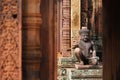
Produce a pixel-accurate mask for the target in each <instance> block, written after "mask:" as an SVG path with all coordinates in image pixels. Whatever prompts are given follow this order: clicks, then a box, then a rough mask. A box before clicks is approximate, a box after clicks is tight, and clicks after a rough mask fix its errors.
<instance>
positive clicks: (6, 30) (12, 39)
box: [0, 0, 20, 80]
mask: <svg viewBox="0 0 120 80" xmlns="http://www.w3.org/2000/svg"><path fill="white" fill-rule="evenodd" d="M0 5H1V10H0V80H20V79H19V75H20V74H19V73H20V72H19V71H20V70H19V69H20V58H19V57H20V53H19V42H20V39H19V36H20V35H19V26H18V24H19V22H18V16H17V15H18V0H1V4H0Z"/></svg>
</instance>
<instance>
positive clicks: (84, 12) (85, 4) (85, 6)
mask: <svg viewBox="0 0 120 80" xmlns="http://www.w3.org/2000/svg"><path fill="white" fill-rule="evenodd" d="M87 14H88V0H81V27H87V24H88V23H87V22H88V16H87Z"/></svg>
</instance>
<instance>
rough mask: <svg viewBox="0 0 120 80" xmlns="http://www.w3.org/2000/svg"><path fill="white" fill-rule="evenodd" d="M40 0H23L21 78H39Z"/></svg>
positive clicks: (33, 79)
mask: <svg viewBox="0 0 120 80" xmlns="http://www.w3.org/2000/svg"><path fill="white" fill-rule="evenodd" d="M40 2H41V0H23V80H40V77H39V76H40V61H41V49H40V46H41V45H40V24H41V23H42V20H41V15H40Z"/></svg>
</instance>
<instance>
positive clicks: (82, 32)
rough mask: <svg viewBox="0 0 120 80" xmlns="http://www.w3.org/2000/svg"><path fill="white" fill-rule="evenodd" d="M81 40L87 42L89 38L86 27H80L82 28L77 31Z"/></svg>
mask: <svg viewBox="0 0 120 80" xmlns="http://www.w3.org/2000/svg"><path fill="white" fill-rule="evenodd" d="M79 34H80V37H81V40H83V41H85V42H87V41H88V40H89V30H88V29H87V27H82V29H81V30H80V31H79Z"/></svg>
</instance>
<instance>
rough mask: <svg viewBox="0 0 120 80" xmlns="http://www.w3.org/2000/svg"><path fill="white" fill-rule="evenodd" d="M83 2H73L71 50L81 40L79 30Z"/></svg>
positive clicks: (75, 0) (79, 0)
mask: <svg viewBox="0 0 120 80" xmlns="http://www.w3.org/2000/svg"><path fill="white" fill-rule="evenodd" d="M80 6H81V0H71V48H72V47H73V46H74V45H75V44H76V42H78V41H79V40H80V39H79V38H80V37H79V36H80V35H79V30H80V27H81V8H80Z"/></svg>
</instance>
